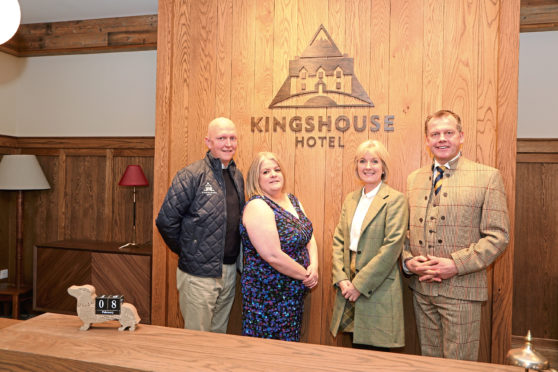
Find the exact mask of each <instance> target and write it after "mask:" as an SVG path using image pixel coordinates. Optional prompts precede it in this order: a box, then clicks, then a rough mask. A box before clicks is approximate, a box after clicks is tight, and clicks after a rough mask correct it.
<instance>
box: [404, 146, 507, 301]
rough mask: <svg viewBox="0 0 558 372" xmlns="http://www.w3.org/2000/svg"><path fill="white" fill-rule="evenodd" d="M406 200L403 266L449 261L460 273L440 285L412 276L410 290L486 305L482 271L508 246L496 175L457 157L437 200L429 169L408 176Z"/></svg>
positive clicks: (501, 186) (501, 189)
mask: <svg viewBox="0 0 558 372" xmlns="http://www.w3.org/2000/svg"><path fill="white" fill-rule="evenodd" d="M407 198H408V200H409V211H410V214H409V238H408V240H407V241H406V242H405V249H404V251H403V255H402V257H403V260H405V259H407V258H411V257H413V256H417V255H423V256H425V257H426V255H427V254H430V255H434V256H438V257H445V258H452V259H453V260H454V262H455V264H456V266H457V271H458V274H457V275H456V276H454V277H452V278H450V279H447V280H443V281H442V282H441V283H421V282H419V280H418V277H417V276H416V275H413V276H412V278H411V288H412V289H413V290H415V291H417V292H419V293H421V294H423V295H427V296H437V295H442V296H445V297H449V298H455V299H462V300H469V301H485V300H486V299H487V290H486V271H485V270H484V269H486V268H487V267H488V266H489V265H490V264H491V263H492V262H493V261H494V260H495V259H496V257H498V256H499V255H500V254H501V253H502V252H503V251H504V249H505V248H506V245H507V244H508V241H509V229H510V223H509V217H508V209H507V205H506V194H505V190H504V184H503V181H502V177H501V175H500V172H499V171H498V170H497V169H495V168H492V167H489V166H486V165H483V164H479V163H475V162H472V161H470V160H468V159H466V158H464V157H463V156H460V157H459V158H458V159H457V160H455V161H454V163H453V164H450V169H449V170H447V171H446V172H444V178H443V183H442V189H441V191H440V193H439V194H438V195H437V196H435V195H434V192H433V188H432V166H427V167H423V168H420V169H418V170H416V171H414V172H413V173H411V174H410V175H409V177H408V179H407Z"/></svg>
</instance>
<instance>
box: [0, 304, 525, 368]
mask: <svg viewBox="0 0 558 372" xmlns="http://www.w3.org/2000/svg"><path fill="white" fill-rule="evenodd" d="M80 325H81V321H80V320H79V318H78V317H76V316H72V315H61V314H52V313H46V314H43V315H40V316H38V317H35V318H32V319H29V320H27V321H24V322H19V323H17V324H14V325H12V326H10V327H7V328H4V329H0V369H2V368H4V367H5V366H6V365H7V366H9V367H10V368H13V369H12V370H17V368H25V370H28V371H32V370H37V371H39V370H59V369H62V366H64V369H65V370H80V369H81V370H83V369H88V370H99V371H105V370H106V371H125V370H141V371H145V370H150V371H184V370H192V371H335V372H339V371H372V370H373V371H425V372H426V371H428V372H432V371H444V372H448V371H450V372H451V371H516V372H518V371H521V370H522V369H521V368H519V367H512V366H503V365H498V364H486V363H474V362H465V361H456V360H445V359H439V358H430V357H422V356H415V355H405V354H397V353H383V352H377V351H368V350H356V349H350V348H342V347H334V346H322V345H312V344H304V343H295V342H284V341H277V340H262V339H256V338H251V337H243V336H234V335H223V334H215V333H208V332H199V331H190V330H185V329H177V328H168V327H159V326H152V325H144V324H140V325H139V327H138V329H136V331H135V332H129V331H124V332H119V331H118V330H117V329H116V328H117V327H118V323H116V322H106V323H100V324H97V325H93V328H92V329H90V330H88V331H80V330H79V327H80ZM35 368H36V369H35Z"/></svg>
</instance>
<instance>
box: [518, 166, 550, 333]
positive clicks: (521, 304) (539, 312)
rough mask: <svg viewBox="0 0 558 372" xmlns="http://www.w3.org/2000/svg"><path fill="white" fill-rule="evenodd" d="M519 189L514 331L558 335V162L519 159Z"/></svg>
mask: <svg viewBox="0 0 558 372" xmlns="http://www.w3.org/2000/svg"><path fill="white" fill-rule="evenodd" d="M516 187H517V199H516V210H517V217H516V218H517V221H518V222H519V221H520V223H517V224H516V230H515V236H516V246H517V249H516V250H515V255H514V256H515V257H514V277H515V279H514V288H513V297H514V299H513V328H512V332H513V334H514V335H518V336H524V335H526V334H527V331H528V330H531V334H532V335H533V337H538V338H551V339H558V316H557V315H558V279H557V278H556V274H555V273H556V267H558V255H556V247H557V246H558V233H557V230H556V226H558V209H557V208H556V206H557V205H558V164H556V163H518V164H517V184H516ZM533 190H537V191H536V192H533ZM533 283H536V285H533Z"/></svg>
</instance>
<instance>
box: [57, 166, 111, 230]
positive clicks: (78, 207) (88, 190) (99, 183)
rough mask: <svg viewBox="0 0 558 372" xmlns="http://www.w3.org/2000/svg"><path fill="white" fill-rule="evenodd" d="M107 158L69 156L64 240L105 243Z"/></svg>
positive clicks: (65, 193)
mask: <svg viewBox="0 0 558 372" xmlns="http://www.w3.org/2000/svg"><path fill="white" fill-rule="evenodd" d="M105 166H106V164H105V159H104V158H102V157H100V156H67V157H66V179H67V182H66V188H65V190H64V202H65V208H64V209H65V210H66V211H67V212H66V223H65V226H64V239H92V240H102V239H103V238H104V234H103V231H104V230H103V228H104V227H105V224H104V222H105V220H104V218H105V217H109V216H106V215H105V208H104V200H105V199H104V198H105V193H104V191H105V189H104V185H105Z"/></svg>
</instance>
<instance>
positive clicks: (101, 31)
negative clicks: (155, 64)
mask: <svg viewBox="0 0 558 372" xmlns="http://www.w3.org/2000/svg"><path fill="white" fill-rule="evenodd" d="M154 49H157V15H141V16H133V17H118V18H100V19H89V20H79V21H65V22H48V23H32V24H23V25H20V27H19V28H18V30H17V32H16V34H15V35H14V37H13V38H12V39H11V40H10V41H9V43H7V44H6V45H3V46H2V47H1V48H0V50H2V51H4V52H7V53H9V54H12V55H15V56H17V57H33V56H51V55H61V54H83V53H104V52H124V51H131V50H134V51H135V50H154Z"/></svg>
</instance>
